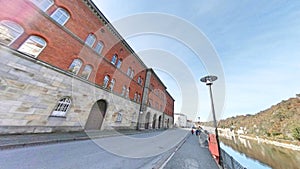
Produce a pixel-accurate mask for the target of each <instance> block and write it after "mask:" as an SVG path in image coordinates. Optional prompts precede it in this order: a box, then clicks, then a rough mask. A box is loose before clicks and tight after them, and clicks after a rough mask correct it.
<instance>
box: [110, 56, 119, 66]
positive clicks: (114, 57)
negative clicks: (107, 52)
mask: <svg viewBox="0 0 300 169" xmlns="http://www.w3.org/2000/svg"><path fill="white" fill-rule="evenodd" d="M117 59H118V56H117V55H116V54H114V55H113V57H112V58H111V62H110V63H112V64H114V65H115V64H116V62H117Z"/></svg>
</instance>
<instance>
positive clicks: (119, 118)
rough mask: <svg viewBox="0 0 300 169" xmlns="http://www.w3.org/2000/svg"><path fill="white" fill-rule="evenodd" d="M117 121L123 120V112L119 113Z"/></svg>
mask: <svg viewBox="0 0 300 169" xmlns="http://www.w3.org/2000/svg"><path fill="white" fill-rule="evenodd" d="M116 122H119V123H120V122H122V113H121V112H119V113H118V115H117V119H116Z"/></svg>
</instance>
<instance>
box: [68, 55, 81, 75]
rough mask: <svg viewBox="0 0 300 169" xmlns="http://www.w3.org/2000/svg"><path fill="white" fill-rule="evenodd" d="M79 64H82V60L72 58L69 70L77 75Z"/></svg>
mask: <svg viewBox="0 0 300 169" xmlns="http://www.w3.org/2000/svg"><path fill="white" fill-rule="evenodd" d="M81 66H82V61H81V60H80V59H74V60H73V62H72V63H71V65H70V66H69V72H71V73H74V74H75V75H77V74H78V72H79V70H80V68H81Z"/></svg>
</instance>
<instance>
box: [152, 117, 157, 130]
mask: <svg viewBox="0 0 300 169" xmlns="http://www.w3.org/2000/svg"><path fill="white" fill-rule="evenodd" d="M155 125H156V114H154V116H153V121H152V128H153V129H155V128H156V126H155Z"/></svg>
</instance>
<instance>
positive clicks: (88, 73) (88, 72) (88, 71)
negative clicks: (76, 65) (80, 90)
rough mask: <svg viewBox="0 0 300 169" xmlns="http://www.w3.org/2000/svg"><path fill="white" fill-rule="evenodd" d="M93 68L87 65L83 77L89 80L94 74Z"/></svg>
mask: <svg viewBox="0 0 300 169" xmlns="http://www.w3.org/2000/svg"><path fill="white" fill-rule="evenodd" d="M92 70H93V68H92V66H91V65H86V66H85V67H84V69H83V71H82V73H81V77H83V78H85V79H88V78H89V77H90V74H91V73H92Z"/></svg>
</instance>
